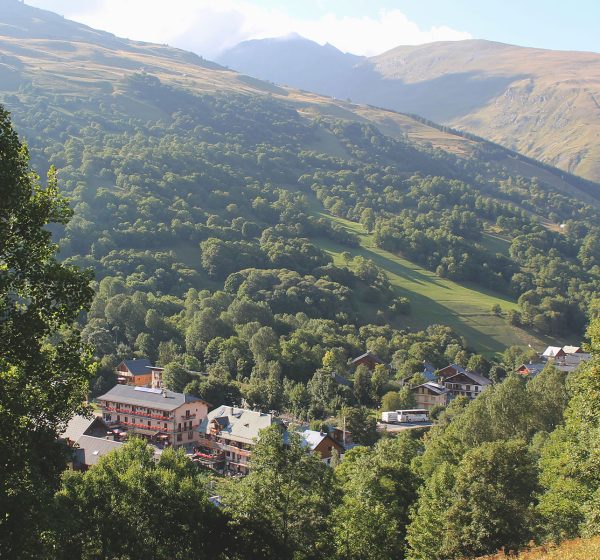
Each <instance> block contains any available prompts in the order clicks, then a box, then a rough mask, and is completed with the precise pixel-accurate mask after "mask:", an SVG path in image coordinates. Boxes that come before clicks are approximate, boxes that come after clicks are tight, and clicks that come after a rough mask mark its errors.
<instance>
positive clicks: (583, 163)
mask: <svg viewBox="0 0 600 560" xmlns="http://www.w3.org/2000/svg"><path fill="white" fill-rule="evenodd" d="M265 41H267V42H265ZM269 41H271V40H263V41H249V42H245V43H241V44H240V45H238V46H237V47H235V48H234V49H232V50H230V51H228V52H226V53H224V54H223V55H222V56H221V57H220V58H219V61H220V62H222V63H224V64H227V65H228V66H230V67H232V68H234V69H236V70H239V71H241V72H247V73H249V74H252V75H254V76H257V77H259V78H262V79H267V80H271V81H273V82H276V83H283V84H288V85H290V86H293V87H299V88H306V89H311V87H312V88H314V90H315V91H318V92H319V93H322V94H326V95H333V96H335V97H338V98H342V99H346V98H351V99H352V100H353V101H355V102H359V103H369V104H372V105H376V106H381V107H387V108H390V109H394V110H397V111H401V112H404V113H414V114H418V115H421V116H423V117H425V118H428V119H431V120H433V121H436V122H440V123H444V124H447V125H450V126H452V127H456V128H460V129H462V130H467V131H469V132H472V133H474V134H477V135H480V136H484V137H486V138H488V139H489V140H492V141H494V142H498V143H499V144H501V145H503V146H506V147H508V148H510V149H513V150H516V151H518V152H520V153H522V154H525V155H527V156H530V157H533V158H535V159H539V160H541V161H544V162H547V163H549V164H551V165H553V166H556V167H559V168H561V169H564V170H567V171H569V172H571V173H575V174H577V175H580V176H582V177H586V178H588V179H591V180H595V181H597V180H598V179H600V54H597V53H585V52H562V51H551V50H543V49H534V48H525V47H518V46H513V45H507V44H503V43H496V42H491V41H484V40H465V41H451V42H438V43H430V44H426V45H419V46H399V47H397V48H395V49H392V50H390V51H387V52H385V53H383V54H381V55H378V56H374V57H371V58H360V57H355V58H354V59H353V60H352V59H351V58H349V57H350V56H351V55H343V54H342V53H339V54H338V56H337V57H336V58H335V59H332V57H331V56H330V55H329V52H330V50H331V47H330V46H326V47H320V48H321V49H322V53H323V56H322V59H321V61H320V62H319V63H317V64H314V63H313V64H310V65H307V66H303V65H301V66H295V65H294V62H295V61H297V60H298V59H300V58H301V50H302V49H304V50H305V51H306V53H307V57H310V59H311V60H314V58H315V56H316V53H317V51H318V49H319V45H317V44H316V43H312V42H310V41H307V40H303V41H301V39H299V38H297V37H295V38H292V39H290V40H289V41H288V46H287V47H286V46H285V41H283V40H280V41H278V42H277V47H275V43H273V42H269ZM290 51H292V52H293V53H294V56H293V58H291V57H290V58H289V59H287V64H286V57H287V56H288V53H289V52H290ZM259 61H260V62H259ZM307 68H308V72H307V71H306V69H307ZM327 76H331V79H329V80H328V81H327Z"/></svg>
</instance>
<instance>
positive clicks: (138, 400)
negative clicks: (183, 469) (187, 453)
mask: <svg viewBox="0 0 600 560" xmlns="http://www.w3.org/2000/svg"><path fill="white" fill-rule="evenodd" d="M98 402H99V403H100V406H101V408H102V418H103V419H104V421H105V422H106V423H107V424H108V425H109V426H110V427H111V428H112V429H116V430H117V431H119V432H121V431H124V432H126V433H129V434H135V435H137V436H141V437H143V438H145V439H147V440H148V441H150V442H151V443H153V444H159V445H171V446H173V447H180V446H182V445H186V446H187V445H190V446H194V445H197V443H198V440H199V433H198V427H199V425H200V423H201V422H202V420H203V419H205V418H206V416H207V414H208V406H209V405H208V403H207V402H206V401H203V400H202V399H199V398H198V397H194V396H193V395H186V394H183V393H174V392H173V391H168V390H167V389H153V388H151V387H134V386H131V385H115V386H114V387H113V388H112V389H111V390H110V391H108V393H106V394H104V395H102V396H101V397H98Z"/></svg>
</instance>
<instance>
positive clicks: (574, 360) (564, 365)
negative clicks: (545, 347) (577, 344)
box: [554, 352, 592, 372]
mask: <svg viewBox="0 0 600 560" xmlns="http://www.w3.org/2000/svg"><path fill="white" fill-rule="evenodd" d="M591 357H592V356H591V354H589V353H587V352H578V353H577V354H567V355H565V356H561V357H560V358H558V359H557V360H556V361H555V362H554V367H555V368H556V369H558V370H560V371H566V372H570V371H574V370H575V369H577V368H578V367H579V365H580V364H583V363H585V362H587V361H589V360H590V358H591Z"/></svg>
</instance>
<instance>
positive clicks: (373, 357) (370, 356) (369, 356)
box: [351, 352, 385, 364]
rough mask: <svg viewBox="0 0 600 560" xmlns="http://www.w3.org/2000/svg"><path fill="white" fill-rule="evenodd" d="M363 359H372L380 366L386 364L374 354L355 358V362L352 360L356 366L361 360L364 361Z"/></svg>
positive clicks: (368, 353) (370, 353)
mask: <svg viewBox="0 0 600 560" xmlns="http://www.w3.org/2000/svg"><path fill="white" fill-rule="evenodd" d="M363 358H371V359H372V360H373V361H375V362H377V363H378V364H385V362H384V361H383V360H382V359H381V358H380V357H379V356H377V355H375V354H373V353H372V352H365V353H364V354H361V355H360V356H357V357H356V358H354V360H352V362H351V363H353V364H355V363H357V362H358V361H359V360H362V359H363Z"/></svg>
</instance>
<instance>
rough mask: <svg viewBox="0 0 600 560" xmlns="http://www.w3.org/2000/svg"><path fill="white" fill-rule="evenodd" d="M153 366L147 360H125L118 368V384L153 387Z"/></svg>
mask: <svg viewBox="0 0 600 560" xmlns="http://www.w3.org/2000/svg"><path fill="white" fill-rule="evenodd" d="M152 367H153V366H152V364H151V363H150V360H147V359H145V358H143V359H139V360H123V361H122V362H121V363H120V364H119V365H118V366H117V382H118V383H119V384H120V385H132V386H134V387H150V386H151V385H152Z"/></svg>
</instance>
